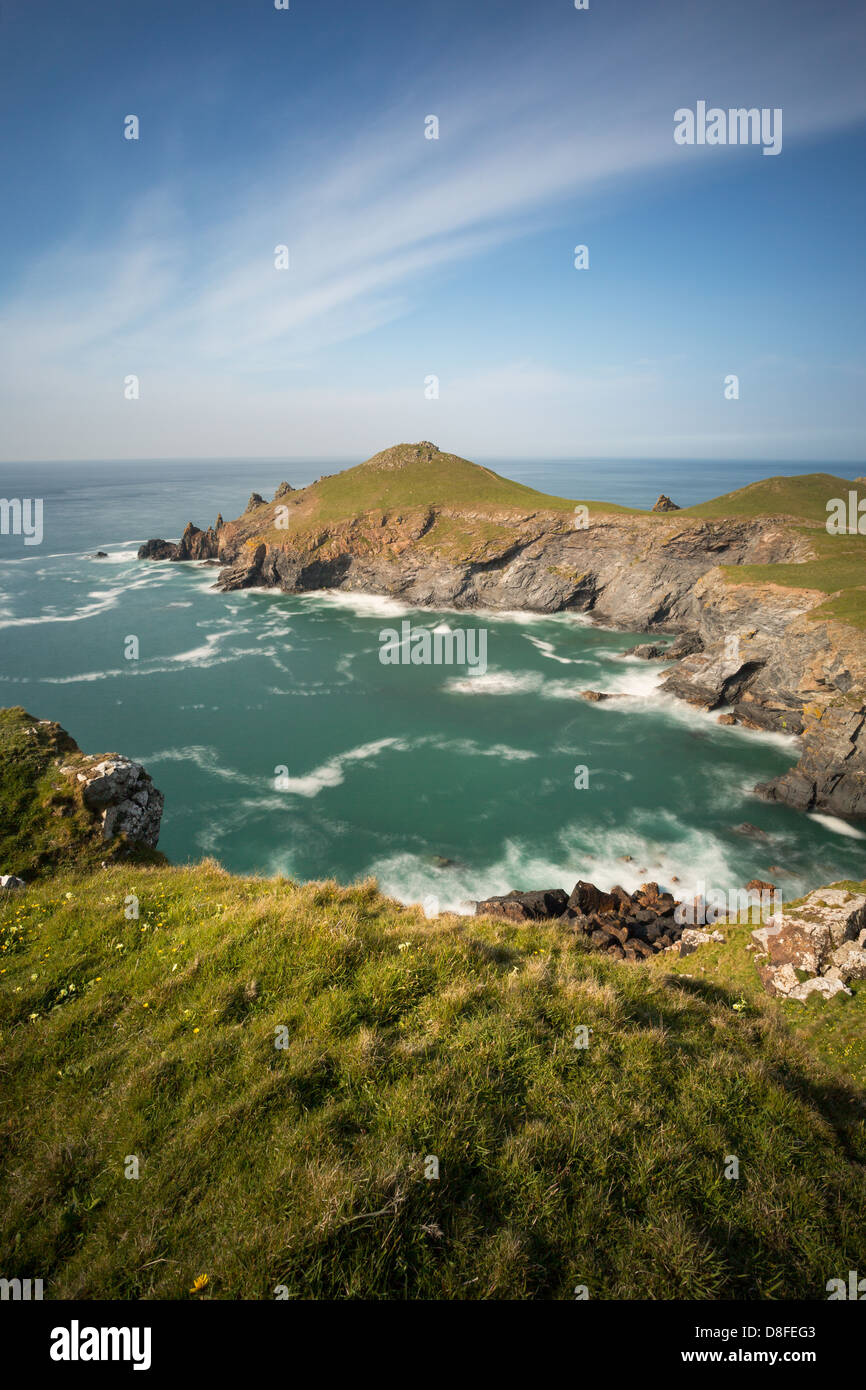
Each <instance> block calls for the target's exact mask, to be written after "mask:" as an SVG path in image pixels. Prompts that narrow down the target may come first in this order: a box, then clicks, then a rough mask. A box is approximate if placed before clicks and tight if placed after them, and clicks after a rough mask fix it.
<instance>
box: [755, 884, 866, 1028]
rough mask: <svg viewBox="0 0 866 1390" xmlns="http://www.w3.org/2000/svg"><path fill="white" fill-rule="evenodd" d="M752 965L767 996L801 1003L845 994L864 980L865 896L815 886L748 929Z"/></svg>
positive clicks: (865, 941) (843, 889)
mask: <svg viewBox="0 0 866 1390" xmlns="http://www.w3.org/2000/svg"><path fill="white" fill-rule="evenodd" d="M752 941H753V943H754V945H755V946H756V947H757V948H758V954H757V955H756V956H755V963H756V965H757V967H758V974H759V975H760V977H761V981H762V983H763V985H764V988H765V989H766V990H767V991H768V993H769V994H775V995H779V996H781V997H782V998H784V999H796V1000H799V1001H800V1002H801V1003H805V1002H806V1000H807V999H808V998H809V996H810V995H812V994H819V995H821V996H823V997H824V998H825V999H831V998H832V997H833V995H834V994H839V993H840V992H841V993H845V994H850V993H851V991H850V990H849V989H847V987H846V986H847V983H848V982H849V981H850V980H863V979H866V895H863V894H858V893H850V892H849V891H848V890H847V889H845V888H818V889H816V890H815V892H813V893H810V894H809V896H808V897H807V898H805V899H804V900H803V902H802V903H799V904H797V905H796V906H795V907H792V908H789V909H788V910H787V911H785V912H783V913H781V914H779V915H777V917H776V918H774V919H773V920H772V921H771V922H770V923H768V924H767V925H766V926H763V927H758V928H756V930H755V931H753V932H752Z"/></svg>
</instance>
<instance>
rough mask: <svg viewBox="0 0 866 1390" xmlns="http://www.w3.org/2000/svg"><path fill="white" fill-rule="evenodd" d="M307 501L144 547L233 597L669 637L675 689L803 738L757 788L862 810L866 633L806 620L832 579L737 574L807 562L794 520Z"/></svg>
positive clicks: (726, 713) (806, 804) (670, 679)
mask: <svg viewBox="0 0 866 1390" xmlns="http://www.w3.org/2000/svg"><path fill="white" fill-rule="evenodd" d="M412 447H413V448H417V450H418V451H421V452H422V453H423V451H424V450H428V452H429V451H430V450H433V449H434V446H432V445H419V446H412ZM383 457H386V458H387V455H385V456H383ZM301 497H302V493H300V492H298V493H296V492H295V490H294V489H292V488H291V487H290V485H289V484H288V483H283V484H281V486H280V487H279V488H278V489H277V492H276V494H275V496H274V498H273V500H272V501H271V502H266V501H264V500H263V499H262V498H261V497H260V496H259V494H257V493H254V494H253V495H252V497H251V498H250V501H249V504H248V506H247V508H246V511H245V512H244V513H243V515H242V516H241V517H239V518H238V519H237V520H235V521H230V522H224V521H223V519H222V517H221V516H220V517H218V518H217V521H216V523H215V524H214V525H213V526H211V527H209V528H208V529H207V530H204V531H202V530H200V529H199V528H198V527H196V526H194V525H193V524H192V523H190V524H189V525H188V526H187V527H186V530H185V531H184V533H183V536H182V537H181V539H180V541H179V542H167V541H164V540H149V541H147V542H146V543H145V544H144V545H142V547H141V548H140V550H139V552H138V554H139V558H141V559H149V560H174V561H184V560H199V561H201V560H208V561H212V562H217V563H218V564H219V565H220V566H221V570H220V574H219V578H218V580H217V584H216V587H217V588H219V589H221V590H223V591H224V592H231V591H234V590H238V589H245V588H279V589H281V590H283V591H284V592H286V593H305V592H310V591H313V590H319V589H337V590H343V591H348V592H353V593H366V594H376V595H380V596H386V597H392V598H396V599H399V600H400V601H402V602H404V603H406V604H409V605H413V606H418V607H428V608H453V609H466V610H473V609H475V610H478V609H486V610H490V611H494V612H495V611H497V610H499V611H502V610H515V609H517V610H523V611H526V612H532V613H538V614H546V613H558V612H563V611H570V612H578V613H582V614H587V615H588V616H590V617H591V618H592V619H593V620H594V621H595V622H596V623H598V624H600V625H603V626H607V627H614V628H620V629H628V630H633V631H642V632H646V633H647V634H651V635H654V636H659V635H662V634H665V635H670V636H673V637H675V638H676V640H675V642H674V643H673V644H672V645H668V646H666V647H661V646H660V644H659V643H657V642H650V643H647V644H643V645H642V646H641V647H639V648H637V649H635V651H634V655H636V656H643V657H646V658H648V659H656V660H658V659H663V660H668V661H670V662H671V663H672V666H671V670H670V671H669V672H668V673H667V674H666V675H665V677H664V679H663V681H662V685H661V688H662V689H663V690H665V691H666V692H668V693H669V694H671V695H674V696H676V697H677V698H679V699H682V700H686V701H688V702H689V703H690V704H693V705H695V706H697V707H699V708H702V709H705V710H709V711H712V710H718V711H719V713H720V717H721V719H722V721H723V722H725V723H737V724H741V725H743V726H745V727H746V728H751V729H756V730H762V731H765V732H766V731H771V732H779V733H785V734H790V735H795V736H797V737H798V738H800V740H801V745H800V747H801V755H800V758H799V761H798V762H797V764H796V766H794V767H792V768H791V769H790V771H788V772H787V773H784V774H783V775H782V776H780V777H778V778H776V779H775V780H774V781H772V782H770V783H768V784H765V785H761V786H759V787H757V788H756V790H757V791H758V792H759V793H760V794H761V795H763V796H765V797H767V798H768V799H771V800H776V801H780V802H785V803H787V804H788V805H790V806H793V807H795V808H797V809H798V810H803V811H809V810H818V811H823V812H827V813H829V814H832V815H836V816H844V817H857V816H864V815H866V632H864V631H863V630H862V629H860V628H857V627H853V626H849V625H847V624H844V623H841V622H837V621H833V620H831V619H820V620H816V619H814V618H812V617H811V616H810V615H811V612H812V610H813V609H815V608H817V607H818V606H819V605H820V604H822V603H824V602H825V600H826V597H827V595H826V593H824V592H822V591H819V590H815V589H809V588H807V587H804V588H795V587H792V586H790V585H784V586H783V585H781V584H774V583H769V582H767V583H755V582H748V583H745V582H738V581H737V579H736V576H735V567H737V566H741V565H772V564H791V563H796V562H801V561H803V562H805V561H807V560H809V559H811V558H813V551H812V549H811V547H810V541H809V537H808V534H807V533H806V531H805V530H804V528H803V527H802V526H801V525H797V524H795V522H794V521H793V520H792V518H790V517H785V516H760V517H754V518H751V517H730V518H724V517H723V518H719V519H714V520H706V519H703V518H695V517H686V516H682V515H680V513H679V512H678V511H676V510H674V511H663V512H660V513H656V514H654V515H648V514H634V515H632V514H628V515H619V514H617V513H615V512H609V511H604V510H600V511H599V512H598V513H597V514H592V513H591V514H590V515H589V517H588V519H587V520H586V524H585V525H581V526H576V525H575V524H574V519H573V518H572V517H571V516H570V514H568V513H567V512H562V511H560V512H552V511H528V512H525V513H516V512H514V510H513V509H512V510H511V511H509V512H508V514H507V515H506V514H505V513H501V514H499V513H497V512H496V509H495V508H494V509H492V510H491V509H489V508H488V509H487V510H485V511H484V512H483V513H479V514H478V516H476V515H475V514H472V513H469V512H467V510H466V509H457V508H455V509H453V510H452V509H450V508H449V507H448V506H447V505H437V506H436V507H435V508H434V507H430V506H415V507H409V508H407V509H405V510H403V511H396V512H393V511H392V512H380V513H375V512H374V513H366V514H364V515H362V516H358V517H354V518H352V519H351V520H343V521H340V522H334V523H332V524H329V525H322V526H320V527H318V528H315V527H314V528H313V529H311V528H310V526H309V525H307V526H306V528H304V527H302V526H297V527H296V529H295V531H294V532H293V530H292V527H293V524H294V522H295V519H296V518H295V515H294V513H293V508H294V509H295V512H296V513H297V517H300V512H299V511H297V509H298V508H299V507H300V506H301V505H302V504H301V502H299V500H298V499H300V498H301ZM665 500H667V499H665ZM281 522H284V523H285V529H284V530H282V531H280V530H279V525H280V523H281ZM472 522H479V523H483V527H486V531H484V533H483V542H482V541H477V543H474V544H471V545H470V544H468V543H464V544H463V547H462V549H461V550H459V551H458V552H457V553H455V552H454V551H453V550H451V551H449V549H448V547H447V545H445V544H440V545H439V546H436V545H433V544H431V543H430V536H431V534H432V531H433V528H434V527H445V528H446V529H447V527H448V526H449V525H451V526H459V525H463V526H464V527H465V526H466V525H467V524H468V523H472ZM483 527H482V528H481V529H483ZM722 566H724V567H727V568H724V569H723V568H721V567H722ZM600 693H602V694H603V693H604V692H600Z"/></svg>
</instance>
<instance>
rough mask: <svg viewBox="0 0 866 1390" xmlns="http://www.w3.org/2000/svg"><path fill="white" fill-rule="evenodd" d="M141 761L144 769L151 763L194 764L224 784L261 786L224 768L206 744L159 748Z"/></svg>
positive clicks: (235, 771) (251, 779)
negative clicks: (221, 779) (224, 782)
mask: <svg viewBox="0 0 866 1390" xmlns="http://www.w3.org/2000/svg"><path fill="white" fill-rule="evenodd" d="M141 761H142V763H143V764H144V766H145V767H148V766H149V765H150V764H151V763H153V764H156V763H194V764H195V766H196V767H197V768H199V769H200V770H201V771H202V772H207V773H209V774H210V775H211V776H212V777H222V778H223V779H224V781H226V782H235V783H241V784H242V785H244V786H248V787H258V786H260V785H261V781H260V779H258V778H255V777H248V776H246V774H244V773H243V772H238V771H237V770H236V769H235V768H232V767H226V765H225V763H224V761H223V760H222V759H221V757H220V754H219V751H218V749H216V748H212V747H211V746H210V745H208V744H191V745H189V746H188V747H185V748H161V749H160V750H159V751H158V752H156V753H148V754H147V756H146V757H142V759H141Z"/></svg>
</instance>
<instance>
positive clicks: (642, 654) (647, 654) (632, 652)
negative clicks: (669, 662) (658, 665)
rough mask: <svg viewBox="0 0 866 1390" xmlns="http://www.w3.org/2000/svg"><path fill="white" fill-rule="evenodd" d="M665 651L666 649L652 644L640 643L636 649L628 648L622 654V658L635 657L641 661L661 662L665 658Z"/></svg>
mask: <svg viewBox="0 0 866 1390" xmlns="http://www.w3.org/2000/svg"><path fill="white" fill-rule="evenodd" d="M667 651H668V649H667V647H659V646H658V645H656V644H655V643H653V642H641V643H640V644H639V645H638V646H636V647H629V649H628V651H627V652H623V656H636V657H639V658H640V660H641V661H661V660H662V658H663V657H665V656H667Z"/></svg>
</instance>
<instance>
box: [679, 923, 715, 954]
mask: <svg viewBox="0 0 866 1390" xmlns="http://www.w3.org/2000/svg"><path fill="white" fill-rule="evenodd" d="M724 939H725V938H724V937H723V936H722V933H721V932H720V931H702V930H701V929H700V927H686V929H685V931H684V932H683V934H682V936H681V937H680V955H681V956H690V955H691V954H692V952H693V951H696V950H697V949H698V947H699V946H706V945H707V944H708V943H709V942H710V941H724Z"/></svg>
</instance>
